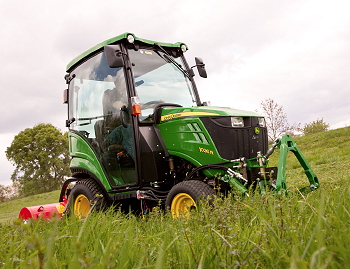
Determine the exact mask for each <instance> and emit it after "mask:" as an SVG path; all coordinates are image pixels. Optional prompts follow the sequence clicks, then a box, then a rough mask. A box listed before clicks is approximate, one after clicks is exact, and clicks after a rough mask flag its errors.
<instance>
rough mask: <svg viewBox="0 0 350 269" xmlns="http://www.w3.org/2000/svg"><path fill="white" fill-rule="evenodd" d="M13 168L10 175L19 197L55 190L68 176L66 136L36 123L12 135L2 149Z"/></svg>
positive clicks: (49, 125) (47, 125) (49, 126)
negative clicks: (5, 147)
mask: <svg viewBox="0 0 350 269" xmlns="http://www.w3.org/2000/svg"><path fill="white" fill-rule="evenodd" d="M6 157H7V159H8V160H9V161H10V162H12V163H13V164H14V165H15V170H14V172H13V174H12V176H11V179H12V181H13V183H14V184H18V186H19V194H20V195H23V196H27V195H32V194H38V193H43V192H48V191H52V190H57V189H59V188H60V187H61V185H62V183H63V181H64V177H65V176H68V175H69V151H68V137H67V134H62V133H61V132H60V131H59V130H58V129H57V128H56V127H54V126H53V125H51V124H44V123H40V124H38V125H36V126H34V127H33V128H27V129H25V130H24V131H21V132H20V133H19V134H18V135H16V136H15V137H14V139H13V141H12V143H11V146H9V147H8V148H7V150H6Z"/></svg>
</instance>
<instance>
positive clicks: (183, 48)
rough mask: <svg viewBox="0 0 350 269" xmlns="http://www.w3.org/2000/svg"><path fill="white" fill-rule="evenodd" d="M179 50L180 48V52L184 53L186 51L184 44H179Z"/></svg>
mask: <svg viewBox="0 0 350 269" xmlns="http://www.w3.org/2000/svg"><path fill="white" fill-rule="evenodd" d="M180 48H181V50H182V52H186V51H187V47H186V45H185V44H181V46H180Z"/></svg>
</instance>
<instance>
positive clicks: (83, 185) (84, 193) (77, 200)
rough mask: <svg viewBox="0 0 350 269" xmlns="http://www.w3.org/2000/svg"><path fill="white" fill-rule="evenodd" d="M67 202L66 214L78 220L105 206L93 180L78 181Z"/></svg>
mask: <svg viewBox="0 0 350 269" xmlns="http://www.w3.org/2000/svg"><path fill="white" fill-rule="evenodd" d="M68 201H69V202H68V207H69V208H68V214H69V215H75V216H76V217H77V218H79V219H82V218H85V217H87V215H88V214H89V213H90V212H91V211H99V210H102V209H103V208H104V207H106V206H107V201H106V198H105V197H104V195H103V192H102V189H101V187H100V186H99V185H98V184H97V183H96V181H94V180H93V179H84V180H80V181H78V182H77V183H76V184H75V186H74V187H73V188H72V190H71V192H70V195H69V199H68Z"/></svg>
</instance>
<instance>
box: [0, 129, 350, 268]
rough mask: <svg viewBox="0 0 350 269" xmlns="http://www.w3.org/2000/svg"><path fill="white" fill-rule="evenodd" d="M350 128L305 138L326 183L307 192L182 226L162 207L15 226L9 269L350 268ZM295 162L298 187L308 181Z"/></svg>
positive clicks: (254, 201) (5, 253)
mask: <svg viewBox="0 0 350 269" xmlns="http://www.w3.org/2000/svg"><path fill="white" fill-rule="evenodd" d="M349 131H350V128H344V129H341V130H335V131H331V132H325V133H322V134H316V135H313V136H307V137H304V138H300V139H298V140H297V143H298V145H299V147H300V148H301V149H302V150H303V153H304V154H305V156H306V158H307V159H308V160H309V161H310V163H311V165H312V167H313V169H314V170H315V172H316V173H317V175H318V177H319V179H320V183H321V188H320V189H318V190H317V191H314V192H312V193H309V194H307V195H302V194H300V193H298V192H297V191H296V190H297V188H296V186H295V187H294V185H293V183H292V184H291V185H290V187H291V189H292V190H295V191H294V192H291V193H290V194H289V195H288V196H279V197H277V196H274V195H273V194H270V193H267V194H266V195H264V196H260V195H251V196H250V197H246V198H245V199H244V200H236V199H235V198H234V197H233V196H229V197H226V198H223V197H217V198H216V199H215V201H214V206H213V207H210V206H208V205H200V208H199V209H198V211H191V218H189V219H179V220H173V219H172V218H171V215H170V214H169V213H166V212H163V211H161V210H157V209H155V210H153V212H151V213H150V214H148V215H146V216H145V218H141V217H138V216H134V215H124V214H122V213H121V212H119V211H118V209H110V210H108V211H107V212H103V213H102V212H100V213H95V214H91V215H89V216H88V217H87V218H86V219H85V220H83V221H81V220H78V219H75V218H73V217H72V218H69V219H68V218H62V219H61V220H51V221H50V222H45V221H35V222H31V223H28V224H23V223H21V222H19V221H15V222H12V221H7V222H3V223H0V238H1V239H2V240H1V241H0V249H1V252H0V267H3V268H310V269H313V268H315V269H316V268H317V269H318V268H350V252H349V249H350V203H349V202H348V200H349V195H350V176H349V168H348V167H349V166H348V164H349V161H348V156H349V155H350V152H349V151H350V147H349V146H350V139H348V137H350V136H349ZM341 137H343V138H341ZM347 139H348V140H347ZM327 140H328V142H327ZM344 141H347V142H344ZM315 155H318V157H317V156H316V157H315ZM273 161H274V160H272V162H273ZM293 162H294V161H293V157H291V158H289V159H288V165H289V170H288V182H293V181H296V182H297V183H298V184H299V183H300V182H302V181H303V183H306V181H305V179H304V178H305V176H304V175H303V173H302V170H301V169H300V168H298V167H297V166H296V165H295V164H293ZM298 184H296V185H298ZM304 185H305V184H304Z"/></svg>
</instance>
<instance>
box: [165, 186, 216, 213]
mask: <svg viewBox="0 0 350 269" xmlns="http://www.w3.org/2000/svg"><path fill="white" fill-rule="evenodd" d="M214 194H215V191H214V190H213V189H212V188H211V187H210V186H209V185H207V184H205V183H204V182H202V181H198V180H190V181H183V182H180V183H179V184H176V185H175V186H174V187H173V188H172V189H171V190H170V192H169V194H168V196H167V199H166V202H165V205H166V207H167V208H170V211H171V214H172V216H173V218H174V219H176V218H178V217H180V216H182V217H185V218H188V217H189V212H190V210H191V209H195V208H197V203H198V202H199V201H200V200H204V201H205V200H207V201H209V202H210V196H212V195H214Z"/></svg>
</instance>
